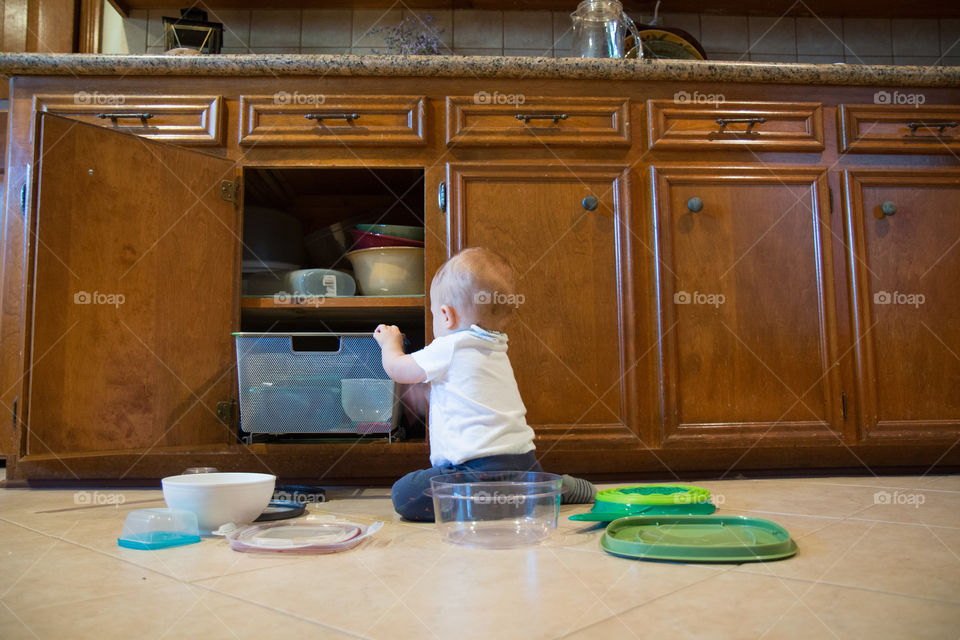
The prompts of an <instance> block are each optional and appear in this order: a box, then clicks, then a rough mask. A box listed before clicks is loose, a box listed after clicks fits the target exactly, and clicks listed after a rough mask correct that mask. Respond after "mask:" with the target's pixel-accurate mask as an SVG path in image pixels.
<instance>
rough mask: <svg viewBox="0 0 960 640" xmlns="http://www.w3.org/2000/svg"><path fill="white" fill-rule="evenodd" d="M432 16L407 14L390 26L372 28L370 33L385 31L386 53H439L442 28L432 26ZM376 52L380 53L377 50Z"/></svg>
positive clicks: (417, 54) (406, 54) (412, 54)
mask: <svg viewBox="0 0 960 640" xmlns="http://www.w3.org/2000/svg"><path fill="white" fill-rule="evenodd" d="M433 22H434V19H433V16H431V15H429V14H425V15H424V16H423V20H420V19H418V18H416V17H414V16H407V17H406V18H404V19H403V20H401V21H400V23H399V24H396V25H394V26H392V27H387V26H382V27H377V28H376V29H372V30H371V33H379V32H380V31H386V33H387V35H386V36H385V37H384V42H385V43H386V45H387V52H386V53H393V54H399V55H402V56H423V55H438V54H439V53H440V47H441V42H440V37H439V35H438V34H439V33H442V32H443V29H436V28H434V27H432V26H431V25H432V24H433ZM377 53H381V52H380V51H377Z"/></svg>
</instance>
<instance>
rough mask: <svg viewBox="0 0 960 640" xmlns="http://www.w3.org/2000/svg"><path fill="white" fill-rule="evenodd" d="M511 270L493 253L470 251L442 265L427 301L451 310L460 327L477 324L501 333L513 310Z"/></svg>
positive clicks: (434, 279)
mask: <svg viewBox="0 0 960 640" xmlns="http://www.w3.org/2000/svg"><path fill="white" fill-rule="evenodd" d="M515 280H516V275H515V274H514V271H513V267H512V266H511V265H510V263H509V262H507V259H506V258H504V257H503V256H501V255H500V254H499V253H497V252H495V251H491V250H490V249H484V248H482V247H471V248H469V249H464V250H462V251H460V252H458V253H457V254H456V255H455V256H453V257H452V258H450V259H449V260H447V261H446V262H444V263H443V266H441V267H440V268H439V269H438V270H437V273H436V274H435V275H434V276H433V282H432V283H431V284H430V297H431V299H432V300H434V301H436V303H437V304H440V305H444V304H446V305H449V306H451V307H453V308H454V309H455V310H456V311H457V313H458V314H460V316H461V317H462V322H461V327H462V326H463V325H470V324H473V323H476V324H478V325H480V326H481V327H483V328H484V329H492V330H494V331H502V330H503V329H504V328H506V326H507V324H509V322H510V319H511V317H512V315H513V311H514V309H515V307H516V303H515V299H516V296H515V291H514V289H515V286H516V285H515Z"/></svg>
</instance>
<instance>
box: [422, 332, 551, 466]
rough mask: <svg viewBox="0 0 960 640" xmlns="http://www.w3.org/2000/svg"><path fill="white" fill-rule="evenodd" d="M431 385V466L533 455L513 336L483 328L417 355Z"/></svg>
mask: <svg viewBox="0 0 960 640" xmlns="http://www.w3.org/2000/svg"><path fill="white" fill-rule="evenodd" d="M411 355H412V356H413V359H414V360H415V361H416V363H417V364H418V365H419V366H420V368H421V369H423V370H424V372H425V373H426V374H427V378H426V381H427V382H429V383H430V463H431V464H432V465H434V466H439V465H442V464H447V463H450V464H460V463H462V462H466V461H467V460H473V459H474V458H482V457H486V456H495V455H504V454H518V453H527V452H528V451H533V450H534V449H535V448H536V447H534V445H533V436H534V433H533V429H531V428H530V426H529V425H527V420H526V417H525V416H526V413H527V410H526V407H524V406H523V400H522V399H521V398H520V391H519V389H517V380H516V378H514V376H513V367H511V366H510V360H509V358H507V336H506V334H503V333H499V332H496V331H488V330H486V329H482V328H480V327H478V326H477V325H475V324H474V325H471V326H470V328H469V329H465V330H461V331H456V332H454V333H451V334H449V335H446V336H442V337H440V338H436V339H434V341H433V342H431V343H430V344H429V345H427V346H426V347H425V348H423V349H421V350H420V351H417V352H415V353H413V354H411Z"/></svg>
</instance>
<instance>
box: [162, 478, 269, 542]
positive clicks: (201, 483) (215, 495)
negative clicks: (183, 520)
mask: <svg viewBox="0 0 960 640" xmlns="http://www.w3.org/2000/svg"><path fill="white" fill-rule="evenodd" d="M276 481H277V477H276V476H272V475H269V474H266V473H197V474H190V475H181V476H170V477H168V478H164V479H163V480H162V481H161V485H162V486H163V499H164V500H166V502H167V506H168V507H170V508H171V509H182V510H184V511H192V512H193V513H195V514H197V525H198V527H199V529H200V533H201V534H203V535H206V534H209V533H210V532H211V531H213V530H215V529H217V528H219V527H220V526H221V525H224V524H226V523H228V522H233V523H235V524H244V523H247V522H253V521H254V520H255V519H256V518H257V517H259V516H260V514H261V513H263V510H264V509H266V508H267V505H268V504H270V498H271V497H272V496H273V488H274V485H275V484H276Z"/></svg>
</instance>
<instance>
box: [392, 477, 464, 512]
mask: <svg viewBox="0 0 960 640" xmlns="http://www.w3.org/2000/svg"><path fill="white" fill-rule="evenodd" d="M456 472H457V468H456V467H453V466H450V465H446V466H442V467H430V468H429V469H420V470H419V471H413V472H411V473H408V474H407V475H405V476H403V477H402V478H400V479H399V480H397V481H396V482H395V483H393V488H392V489H391V490H390V497H391V498H392V499H393V508H394V509H395V510H396V512H397V513H399V514H400V515H401V516H402V517H403V518H404V519H405V520H414V521H417V522H433V498H432V497H430V496H428V495H426V493H425V492H426V490H427V489H429V488H430V478H434V477H436V476H441V475H444V474H447V473H456Z"/></svg>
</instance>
